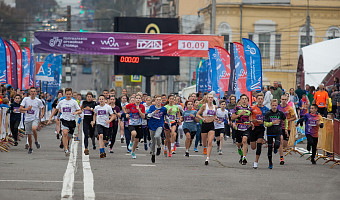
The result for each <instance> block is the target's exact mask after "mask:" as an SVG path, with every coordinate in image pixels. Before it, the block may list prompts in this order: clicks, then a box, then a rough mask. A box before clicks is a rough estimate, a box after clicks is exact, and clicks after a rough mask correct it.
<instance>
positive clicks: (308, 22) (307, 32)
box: [306, 0, 311, 46]
mask: <svg viewBox="0 0 340 200" xmlns="http://www.w3.org/2000/svg"><path fill="white" fill-rule="evenodd" d="M306 39H307V42H306V46H308V45H310V43H311V41H310V16H309V0H307V17H306Z"/></svg>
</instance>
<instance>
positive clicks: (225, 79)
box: [215, 47, 230, 96]
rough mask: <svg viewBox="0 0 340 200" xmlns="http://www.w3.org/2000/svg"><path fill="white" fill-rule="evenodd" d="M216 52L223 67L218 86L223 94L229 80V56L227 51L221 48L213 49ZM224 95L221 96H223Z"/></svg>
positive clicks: (226, 89)
mask: <svg viewBox="0 0 340 200" xmlns="http://www.w3.org/2000/svg"><path fill="white" fill-rule="evenodd" d="M215 48H216V50H217V51H218V54H219V56H220V58H221V61H222V63H223V66H224V70H225V72H224V74H223V75H222V76H221V78H220V81H219V83H218V84H219V86H220V87H221V89H222V90H223V91H224V92H225V91H228V87H229V78H230V54H229V52H228V51H227V50H225V49H224V48H222V47H215ZM223 95H224V94H222V96H223Z"/></svg>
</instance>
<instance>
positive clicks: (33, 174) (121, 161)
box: [0, 125, 340, 200]
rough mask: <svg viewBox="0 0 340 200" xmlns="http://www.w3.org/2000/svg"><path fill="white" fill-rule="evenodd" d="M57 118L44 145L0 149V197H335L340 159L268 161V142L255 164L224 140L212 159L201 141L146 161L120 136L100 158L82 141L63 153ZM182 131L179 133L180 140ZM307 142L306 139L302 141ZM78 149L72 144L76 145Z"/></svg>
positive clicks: (43, 137)
mask: <svg viewBox="0 0 340 200" xmlns="http://www.w3.org/2000/svg"><path fill="white" fill-rule="evenodd" d="M54 127H55V125H51V126H49V127H44V128H43V130H41V131H40V132H39V141H40V143H41V148H40V149H36V148H34V152H33V154H31V155H29V154H27V150H25V149H24V144H25V141H23V140H22V141H21V142H19V146H17V147H11V148H10V152H9V153H5V152H2V153H0V161H1V162H0V174H1V175H0V199H1V200H7V199H23V198H24V199H26V200H30V199H34V200H39V199H42V200H46V199H94V198H95V199H100V200H101V199H140V200H142V199H148V200H151V199H162V200H164V199H277V200H279V199H318V200H319V199H332V200H334V199H338V198H339V190H338V189H339V186H340V168H339V166H336V167H334V168H333V169H330V168H329V167H330V164H327V165H322V163H323V161H322V160H319V161H318V162H317V165H311V163H310V161H307V160H306V159H305V157H304V158H300V156H299V155H298V154H293V155H288V156H286V157H285V161H286V164H285V165H283V166H281V165H279V155H274V157H273V160H274V168H273V169H272V170H270V169H268V168H267V167H268V160H267V156H266V152H267V149H262V157H261V158H260V162H259V168H258V169H256V170H255V169H253V168H252V163H253V161H254V158H255V152H254V151H252V150H250V151H249V154H248V156H247V159H248V164H247V165H245V166H243V165H240V164H239V163H238V160H239V156H238V154H237V151H236V147H235V146H234V145H233V144H232V142H231V141H230V140H229V141H227V142H226V143H225V145H224V150H223V153H224V154H223V155H217V152H216V149H215V148H214V149H213V153H212V156H211V162H210V164H209V165H208V166H205V165H204V161H205V157H204V156H203V155H202V148H200V149H199V152H198V153H195V152H193V150H191V152H190V153H191V156H190V157H189V158H187V157H185V156H184V148H177V151H176V152H177V154H176V155H173V157H172V158H166V157H164V156H163V155H162V154H161V155H160V156H158V157H156V163H154V164H153V163H151V160H150V158H151V156H150V154H149V152H148V151H145V150H144V148H143V146H142V145H140V148H139V150H138V151H137V153H136V155H137V159H135V160H133V159H131V156H130V154H127V152H126V146H125V144H121V143H120V140H119V141H118V140H117V142H116V144H115V146H114V153H113V154H110V153H108V152H107V150H108V149H106V152H107V157H106V158H104V159H100V158H99V150H96V151H94V150H92V146H91V144H90V156H83V153H82V151H83V150H82V141H80V142H74V143H73V144H72V145H71V146H72V148H73V149H74V154H73V155H72V154H71V158H68V157H65V155H64V152H63V150H61V149H60V148H59V141H58V140H57V139H56V137H55V134H54ZM183 145H184V139H183V140H181V146H183ZM300 146H301V147H304V146H305V145H300ZM75 150H76V151H75Z"/></svg>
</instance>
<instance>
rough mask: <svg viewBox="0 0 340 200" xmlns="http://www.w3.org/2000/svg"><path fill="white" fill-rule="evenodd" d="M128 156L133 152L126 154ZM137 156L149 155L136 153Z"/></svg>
mask: <svg viewBox="0 0 340 200" xmlns="http://www.w3.org/2000/svg"><path fill="white" fill-rule="evenodd" d="M125 155H126V156H131V153H127V154H125ZM136 156H147V154H136Z"/></svg>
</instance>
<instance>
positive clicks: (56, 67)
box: [41, 54, 63, 98]
mask: <svg viewBox="0 0 340 200" xmlns="http://www.w3.org/2000/svg"><path fill="white" fill-rule="evenodd" d="M62 59H63V56H62V55H59V56H55V57H54V56H53V55H52V54H50V55H49V56H47V57H46V59H45V62H44V64H43V65H45V64H48V65H49V66H50V67H49V69H50V73H51V74H52V75H53V81H42V85H41V89H42V91H43V92H48V93H49V94H50V95H52V96H53V97H52V98H54V97H56V96H57V92H58V90H59V89H60V85H61V76H62V73H61V72H62Z"/></svg>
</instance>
